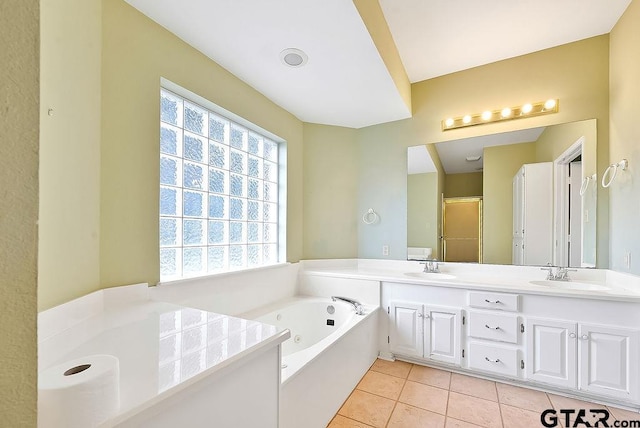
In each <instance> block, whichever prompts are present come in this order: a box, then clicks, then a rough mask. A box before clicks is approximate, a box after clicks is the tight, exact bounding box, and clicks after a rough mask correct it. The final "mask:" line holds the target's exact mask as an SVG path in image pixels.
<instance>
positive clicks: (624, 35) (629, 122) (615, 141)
mask: <svg viewBox="0 0 640 428" xmlns="http://www.w3.org/2000/svg"><path fill="white" fill-rule="evenodd" d="M610 46H611V64H610V67H611V75H610V84H611V89H610V97H609V107H610V109H611V146H610V150H611V152H610V160H611V162H612V163H613V162H618V161H620V160H621V159H623V158H626V159H627V160H628V161H629V169H628V170H627V171H626V172H621V173H620V174H619V177H618V178H617V179H616V181H615V182H614V183H613V184H612V185H611V187H609V196H610V198H611V204H610V223H609V233H610V239H611V241H610V245H611V261H610V266H611V268H612V269H615V270H620V271H628V272H632V273H634V274H636V275H638V274H640V228H638V226H637V223H638V201H639V200H640V184H639V183H640V167H638V165H639V163H640V126H638V117H640V103H638V96H639V95H640V79H639V76H640V49H638V46H640V2H638V1H637V0H636V1H632V2H631V4H630V5H629V7H628V8H627V10H626V12H625V13H624V15H622V18H620V20H619V21H618V23H617V24H616V26H615V27H614V28H613V30H612V31H611V45H610ZM598 144H600V140H598ZM598 148H600V147H599V146H598ZM598 171H599V173H600V174H599V177H601V174H602V173H603V172H604V168H601V167H598ZM598 198H600V193H598ZM598 215H600V211H598ZM599 219H600V218H599V217H598V220H599ZM598 226H600V222H599V221H598ZM599 248H600V247H598V249H599ZM627 252H629V253H631V266H630V268H627V266H626V265H625V263H624V256H625V253H627ZM598 256H599V254H598Z"/></svg>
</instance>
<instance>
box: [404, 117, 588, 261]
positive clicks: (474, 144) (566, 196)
mask: <svg viewBox="0 0 640 428" xmlns="http://www.w3.org/2000/svg"><path fill="white" fill-rule="evenodd" d="M408 160H409V163H408V173H409V176H408V178H407V221H408V224H407V233H408V236H407V243H408V246H409V247H410V248H411V249H410V250H408V253H409V254H410V258H411V257H412V256H411V255H412V254H413V255H414V256H415V258H420V257H421V255H422V254H425V253H428V252H429V250H431V254H432V257H434V258H438V259H440V260H443V259H444V261H467V260H462V259H461V260H455V259H454V258H450V257H449V256H447V254H446V252H445V249H446V245H443V243H446V240H447V238H448V237H447V236H445V235H446V233H443V229H442V224H443V223H445V222H446V221H447V219H446V218H442V215H443V205H446V201H447V200H451V201H453V200H455V198H478V199H481V200H482V210H481V225H482V227H481V229H480V231H479V232H478V234H479V237H478V238H480V239H481V242H482V244H481V258H480V260H479V261H480V262H481V263H497V264H512V263H514V262H516V261H517V262H519V263H520V264H536V265H537V264H545V263H552V264H554V265H561V266H583V267H593V266H595V263H596V208H597V198H596V195H597V180H596V179H595V178H592V177H593V175H594V174H595V173H596V120H595V119H592V120H585V121H580V122H571V123H565V124H559V125H552V126H547V127H540V128H532V129H525V130H521V131H512V132H506V133H500V134H493V135H487V136H480V137H472V138H466V139H461V140H454V141H446V142H437V143H433V144H429V145H426V146H416V147H410V148H409V150H408ZM541 164H546V165H547V166H546V167H545V168H543V169H544V170H545V171H546V172H544V173H543V174H546V177H547V181H548V183H550V184H549V185H548V186H547V187H541V186H537V188H535V186H534V188H535V189H534V190H529V195H528V196H531V192H538V193H539V195H538V196H539V197H540V198H541V199H539V200H540V201H545V202H544V203H543V202H529V205H528V208H527V207H525V208H523V209H524V210H525V213H526V211H527V210H531V209H532V204H533V207H535V209H537V210H541V209H542V207H543V206H544V211H539V213H538V214H535V213H532V214H530V215H529V217H530V218H534V219H535V218H539V217H547V218H548V219H549V220H548V222H547V223H548V224H547V225H546V226H544V227H545V229H544V231H536V233H527V225H526V223H525V225H524V236H523V237H522V238H523V239H522V241H516V238H518V236H516V235H517V231H516V230H515V229H514V210H515V211H516V212H518V210H517V209H516V208H515V207H517V206H520V207H521V206H522V202H519V201H518V198H519V197H520V196H518V194H517V193H516V192H514V190H515V188H514V178H516V177H517V174H518V173H519V171H521V169H522V168H523V166H524V165H541ZM530 169H531V170H533V169H538V168H537V167H535V168H534V167H531V168H530ZM585 177H590V178H589V179H588V180H587V179H586V178H585ZM532 182H534V183H535V182H539V180H532ZM585 183H586V185H585ZM581 193H582V194H581ZM529 199H531V198H529ZM514 202H515V204H514ZM444 216H446V212H444ZM463 221H464V220H463ZM468 221H470V222H471V221H477V220H473V219H469V220H468ZM517 221H518V220H516V223H517ZM525 221H526V220H525ZM534 223H535V222H533V223H530V225H529V227H530V229H532V230H533V225H534ZM543 236H546V237H547V238H546V239H543ZM471 238H472V239H473V237H471ZM516 243H519V244H520V245H524V251H527V250H528V249H529V248H531V249H532V250H533V249H535V248H542V247H544V248H543V250H540V251H543V252H542V253H540V254H538V257H529V260H531V261H529V262H528V261H527V257H526V255H525V256H524V257H520V256H518V257H516V256H517V254H516V251H514V245H515V244H516ZM549 246H550V247H551V248H549ZM416 255H417V256H416ZM521 256H522V255H521Z"/></svg>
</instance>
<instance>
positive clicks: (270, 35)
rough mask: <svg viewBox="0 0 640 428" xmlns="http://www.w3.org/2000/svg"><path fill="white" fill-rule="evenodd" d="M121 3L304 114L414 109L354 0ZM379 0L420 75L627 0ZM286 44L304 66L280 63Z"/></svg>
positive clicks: (566, 26)
mask: <svg viewBox="0 0 640 428" xmlns="http://www.w3.org/2000/svg"><path fill="white" fill-rule="evenodd" d="M126 1H127V2H128V3H130V4H131V5H132V6H133V7H135V8H137V9H138V10H140V11H141V12H142V13H144V14H145V15H147V16H149V17H150V18H151V19H153V20H154V21H156V22H157V23H159V24H160V25H162V26H163V27H165V28H167V29H168V30H169V31H171V32H172V33H174V34H176V35H177V36H178V37H180V38H181V39H182V40H184V41H185V42H187V43H189V44H190V45H192V46H193V47H195V48H196V49H198V50H199V51H201V52H202V53H204V54H205V55H207V56H208V57H209V58H211V59H212V60H214V61H215V62H217V63H218V64H220V65H221V66H222V67H224V68H225V69H227V70H228V71H230V72H231V73H233V74H234V75H236V76H237V77H238V78H240V79H241V80H243V81H244V82H246V83H248V84H249V85H250V86H252V87H253V88H255V89H256V90H258V91H259V92H261V93H262V94H264V95H265V96H266V97H267V98H269V99H271V100H272V101H273V102H275V103H276V104H278V105H280V106H281V107H283V108H284V109H286V110H287V111H289V112H290V113H292V114H293V115H295V116H296V117H298V118H299V119H300V120H302V121H305V122H311V123H321V124H327V125H336V126H347V127H351V128H361V127H364V126H368V125H373V124H378V123H384V122H390V121H394V120H399V119H404V118H408V117H410V115H411V112H410V111H409V109H408V108H407V106H406V105H405V104H404V102H403V100H402V98H401V96H400V94H399V93H398V90H397V88H396V86H395V84H394V82H393V80H392V78H391V76H390V75H389V72H388V70H387V68H386V67H385V65H384V63H383V61H382V58H381V57H380V54H379V53H378V51H377V50H376V47H375V45H374V43H373V41H372V40H371V36H370V35H369V32H368V31H367V29H366V27H365V25H364V23H363V21H362V18H361V17H360V15H359V14H358V12H357V10H356V8H355V6H354V4H353V2H352V1H349V0H305V1H300V0H270V1H265V0H241V1H239V0H182V1H175V0H126ZM370 1H375V0H370ZM379 1H380V5H381V7H382V9H383V11H384V14H385V18H386V20H387V22H388V24H389V28H390V30H391V33H392V35H393V38H394V40H395V43H396V45H397V48H398V51H399V53H400V57H401V59H402V62H403V64H404V67H405V69H406V71H407V74H408V76H409V79H410V80H411V82H417V81H421V80H424V79H427V78H432V77H435V76H440V75H444V74H447V73H451V72H454V71H459V70H463V69H467V68H471V67H475V66H478V65H482V64H487V63H490V62H494V61H498V60H501V59H505V58H510V57H514V56H518V55H522V54H526V53H529V52H533V51H537V50H541V49H545V48H549V47H552V46H557V45H561V44H565V43H569V42H573V41H576V40H580V39H583V38H587V37H592V36H596V35H599V34H604V33H608V32H609V31H610V30H611V28H612V27H613V25H614V24H615V23H616V22H617V20H618V19H619V17H620V16H621V15H622V13H623V12H624V10H625V8H626V7H627V6H628V4H629V3H630V1H631V0H606V1H605V0H518V1H510V2H506V1H504V0H485V1H482V2H480V1H477V0H379ZM292 47H294V48H299V49H302V50H303V51H304V52H306V53H307V55H308V56H309V61H308V63H307V64H306V65H305V66H303V67H300V68H290V67H287V66H285V65H283V64H282V63H281V62H280V58H279V54H280V52H281V51H282V50H283V49H286V48H292ZM169 60H170V59H169ZM186 89H190V88H186Z"/></svg>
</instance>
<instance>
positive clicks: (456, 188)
mask: <svg viewBox="0 0 640 428" xmlns="http://www.w3.org/2000/svg"><path fill="white" fill-rule="evenodd" d="M463 196H482V172H468V173H464V174H446V175H445V177H444V197H445V198H459V197H463Z"/></svg>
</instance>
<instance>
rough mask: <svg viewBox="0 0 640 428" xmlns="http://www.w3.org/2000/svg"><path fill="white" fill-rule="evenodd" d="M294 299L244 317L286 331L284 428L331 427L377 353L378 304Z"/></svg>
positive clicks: (283, 361) (281, 411)
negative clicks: (359, 311) (359, 308)
mask: <svg viewBox="0 0 640 428" xmlns="http://www.w3.org/2000/svg"><path fill="white" fill-rule="evenodd" d="M364 308H365V314H364V315H356V313H355V311H354V309H353V306H351V305H350V304H348V303H345V302H340V301H338V302H333V301H331V300H330V299H325V298H317V297H294V298H291V299H286V300H284V301H281V302H279V303H276V304H275V305H269V306H266V307H263V308H260V309H257V310H255V311H251V312H249V313H246V314H243V315H242V317H243V318H251V319H255V320H257V321H260V322H263V323H266V324H271V325H275V326H277V327H281V328H287V329H289V330H290V331H291V338H290V339H288V340H287V341H285V342H284V343H283V344H282V372H281V382H282V383H281V388H280V423H279V426H280V428H299V427H301V426H304V427H308V428H314V427H326V426H327V425H328V423H329V421H330V420H331V418H332V417H333V415H335V413H336V412H337V411H338V410H339V409H340V406H341V405H342V403H343V402H344V401H345V400H346V399H347V397H348V396H349V394H350V393H351V391H352V390H353V388H355V386H356V385H357V384H358V381H359V380H360V379H361V378H362V376H363V375H364V374H365V373H366V371H367V370H368V369H369V367H370V366H371V364H373V362H374V361H375V359H376V357H377V354H378V346H377V343H378V339H377V333H376V328H377V323H378V320H377V316H378V308H377V307H376V306H368V305H364Z"/></svg>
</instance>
